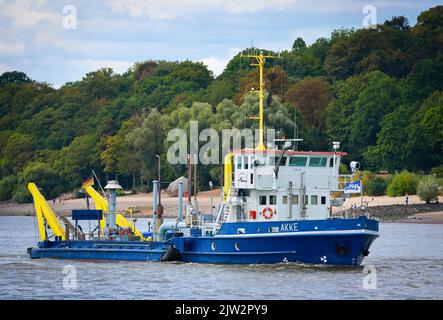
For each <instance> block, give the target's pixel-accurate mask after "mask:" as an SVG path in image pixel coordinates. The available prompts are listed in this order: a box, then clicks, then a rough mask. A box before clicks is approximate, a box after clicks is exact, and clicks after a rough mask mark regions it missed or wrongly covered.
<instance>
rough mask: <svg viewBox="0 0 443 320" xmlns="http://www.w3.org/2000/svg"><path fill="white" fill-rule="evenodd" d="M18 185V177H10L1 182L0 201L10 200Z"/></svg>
mask: <svg viewBox="0 0 443 320" xmlns="http://www.w3.org/2000/svg"><path fill="white" fill-rule="evenodd" d="M16 185H17V177H15V176H8V177H4V178H3V179H1V180H0V201H4V200H9V199H11V198H12V195H13V194H14V189H15V187H16Z"/></svg>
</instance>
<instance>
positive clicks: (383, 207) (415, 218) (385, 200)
mask: <svg viewBox="0 0 443 320" xmlns="http://www.w3.org/2000/svg"><path fill="white" fill-rule="evenodd" d="M197 199H198V203H199V209H200V211H202V212H205V213H210V212H211V201H212V204H213V206H215V207H217V205H218V204H220V202H221V192H220V189H215V190H212V191H204V192H199V193H198V195H197ZM211 199H212V200H211ZM161 200H162V204H163V206H164V216H165V217H166V218H173V217H176V216H177V210H178V207H177V198H174V197H170V196H168V195H167V194H166V193H165V192H162V197H161ZM408 200H409V201H408V206H406V205H405V197H388V196H380V197H363V202H364V203H365V204H366V205H367V207H368V210H369V211H368V212H371V214H373V215H374V216H377V217H379V218H380V220H382V221H386V222H391V221H395V222H408V223H443V205H442V204H443V196H440V197H439V203H440V204H439V205H437V204H430V205H428V206H426V205H425V202H424V201H421V200H420V199H419V197H418V196H417V195H411V196H409V199H408ZM152 201H153V194H152V193H138V194H132V195H125V196H120V197H117V209H118V210H119V211H120V212H122V213H123V214H124V215H126V216H128V213H127V210H128V209H129V208H133V211H134V215H135V216H137V217H150V216H151V215H152ZM360 202H361V199H360V197H352V198H349V199H347V200H346V201H345V203H344V209H347V210H348V212H350V208H351V207H352V205H353V204H356V205H360ZM48 203H49V205H50V206H51V207H52V208H53V210H54V211H55V212H56V213H58V214H62V215H64V216H69V215H70V214H71V210H73V209H86V201H85V199H71V200H64V201H59V200H56V201H48ZM184 203H187V198H185V199H184ZM90 208H94V202H93V200H90ZM334 209H336V208H334ZM215 210H216V209H213V212H215ZM334 214H335V215H337V214H339V213H338V210H334ZM0 215H1V216H17V215H34V205H33V204H32V203H29V204H17V203H15V202H12V201H7V202H1V203H0Z"/></svg>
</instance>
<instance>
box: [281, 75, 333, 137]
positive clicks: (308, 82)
mask: <svg viewBox="0 0 443 320" xmlns="http://www.w3.org/2000/svg"><path fill="white" fill-rule="evenodd" d="M286 100H287V101H288V102H290V103H292V104H294V105H295V106H297V107H298V108H299V110H300V111H301V113H302V115H303V118H304V119H305V120H306V123H307V124H308V126H310V128H311V129H316V130H323V129H324V127H325V121H326V117H325V109H326V107H327V105H328V104H329V103H330V102H331V100H332V94H331V91H330V89H329V84H328V83H327V82H326V79H325V78H321V77H320V78H307V79H304V80H302V81H300V82H298V83H297V84H295V85H293V86H291V87H290V88H289V90H288V91H287V92H286Z"/></svg>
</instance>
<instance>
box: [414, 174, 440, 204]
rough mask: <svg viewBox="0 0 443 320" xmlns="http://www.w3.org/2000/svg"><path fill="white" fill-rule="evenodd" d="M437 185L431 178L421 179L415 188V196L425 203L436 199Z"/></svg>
mask: <svg viewBox="0 0 443 320" xmlns="http://www.w3.org/2000/svg"><path fill="white" fill-rule="evenodd" d="M438 193H439V192H438V183H437V181H436V179H435V177H433V176H426V177H423V178H422V179H421V180H420V182H419V183H418V186H417V194H418V196H419V197H420V199H421V200H423V201H426V203H429V202H431V201H432V200H436V199H437V198H438Z"/></svg>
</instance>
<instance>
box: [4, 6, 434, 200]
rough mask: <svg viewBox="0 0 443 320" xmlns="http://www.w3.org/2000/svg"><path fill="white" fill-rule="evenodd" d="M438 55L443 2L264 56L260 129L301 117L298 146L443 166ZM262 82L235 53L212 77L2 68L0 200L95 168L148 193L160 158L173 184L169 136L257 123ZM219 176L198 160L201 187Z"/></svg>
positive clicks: (286, 128) (283, 126)
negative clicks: (67, 79) (38, 76)
mask: <svg viewBox="0 0 443 320" xmlns="http://www.w3.org/2000/svg"><path fill="white" fill-rule="evenodd" d="M257 50H258V49H255V48H251V49H248V50H246V52H251V51H257ZM442 51H443V6H437V7H434V8H431V9H429V10H428V11H425V12H423V13H421V14H420V15H419V17H418V18H417V24H416V25H415V26H410V25H409V24H408V21H407V19H406V18H404V17H401V16H400V17H393V18H392V19H391V20H389V21H386V22H384V23H383V24H380V25H378V26H377V27H376V28H375V29H360V30H354V29H342V30H338V31H334V32H333V33H332V34H331V37H330V38H328V39H326V38H320V39H318V40H317V41H316V42H314V43H313V44H312V45H310V46H307V45H306V44H305V42H304V41H303V39H301V38H298V39H296V40H295V41H294V45H293V47H292V49H291V50H286V51H284V52H283V53H282V59H280V60H275V61H274V60H272V61H271V60H269V61H267V66H266V67H267V69H266V72H265V79H266V100H267V103H266V106H265V108H266V116H267V118H266V126H268V127H272V128H274V129H276V130H278V131H279V132H280V135H281V136H285V137H288V138H291V137H293V135H294V128H295V123H296V124H297V129H298V130H297V131H298V134H299V136H300V137H302V138H304V142H303V143H302V145H301V148H302V149H305V150H313V149H320V150H328V149H330V147H331V145H330V142H331V141H341V143H342V148H343V149H344V150H346V151H348V152H349V154H350V155H349V157H348V160H350V159H352V160H359V161H361V162H362V164H363V166H364V168H366V169H370V170H389V171H391V172H393V171H401V170H405V169H406V170H410V171H423V172H429V171H430V170H431V169H432V168H435V167H438V166H441V165H442V164H443V55H442ZM257 82H258V71H257V70H256V69H255V68H254V67H251V66H250V61H248V59H245V58H242V57H240V54H238V55H237V56H235V57H234V58H233V59H232V60H231V61H230V62H229V63H228V65H227V66H226V68H225V70H224V72H223V73H222V74H221V75H220V76H218V77H216V78H214V76H213V74H212V73H211V72H210V71H209V70H208V69H207V67H206V66H204V65H203V64H201V63H195V62H191V61H184V62H168V61H146V62H141V63H137V64H135V65H134V66H133V67H132V68H131V69H130V70H128V71H127V72H126V73H124V74H122V75H119V74H115V73H114V72H113V70H112V69H102V70H98V71H95V72H91V73H88V74H86V75H85V77H84V78H83V79H82V80H81V81H77V82H72V83H66V84H65V85H63V86H62V87H61V88H60V89H54V88H52V87H51V85H50V84H47V83H40V82H36V81H33V80H31V79H29V78H28V76H27V75H26V74H24V73H22V72H17V71H14V72H5V73H4V74H3V75H1V76H0V178H1V180H0V200H5V199H9V198H11V197H13V198H14V199H15V200H17V201H27V200H29V194H28V192H27V191H26V183H27V182H28V181H36V182H37V183H38V184H39V186H41V187H42V189H43V191H44V193H45V194H46V195H47V196H48V197H55V196H57V195H59V194H61V193H62V192H66V191H71V190H74V189H76V188H78V187H79V186H80V184H81V181H82V179H84V178H87V177H89V176H90V175H91V169H93V170H94V171H95V172H96V173H97V174H98V175H99V176H100V177H101V178H102V179H103V180H106V178H107V177H112V178H114V177H115V176H118V179H119V180H120V182H121V183H122V184H123V185H124V186H125V187H127V188H140V186H141V187H143V188H149V182H150V180H151V179H152V178H153V176H154V174H155V157H154V156H155V154H161V155H162V159H163V173H162V175H163V178H164V179H165V180H166V181H168V180H169V181H170V180H172V179H174V178H175V177H177V176H179V175H180V174H183V173H184V172H185V170H186V168H184V167H183V166H171V165H168V164H167V163H166V150H167V148H168V146H169V144H170V142H169V144H168V142H166V134H167V132H168V131H169V130H171V129H173V128H183V129H185V130H188V128H189V121H190V120H198V121H199V128H200V129H204V128H209V127H211V128H214V129H216V130H218V131H220V130H222V129H224V128H240V129H241V128H245V127H246V128H256V127H257V121H255V120H251V119H250V116H251V115H254V114H256V113H257V110H258V94H257V92H256V91H253V88H257ZM434 170H437V171H438V169H434ZM440 171H441V170H440ZM220 173H221V170H220V166H216V165H212V166H201V167H200V168H199V171H198V175H199V181H200V184H201V186H202V187H204V186H206V185H207V182H208V181H209V180H212V181H214V183H215V184H217V183H218V182H219V181H220Z"/></svg>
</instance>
